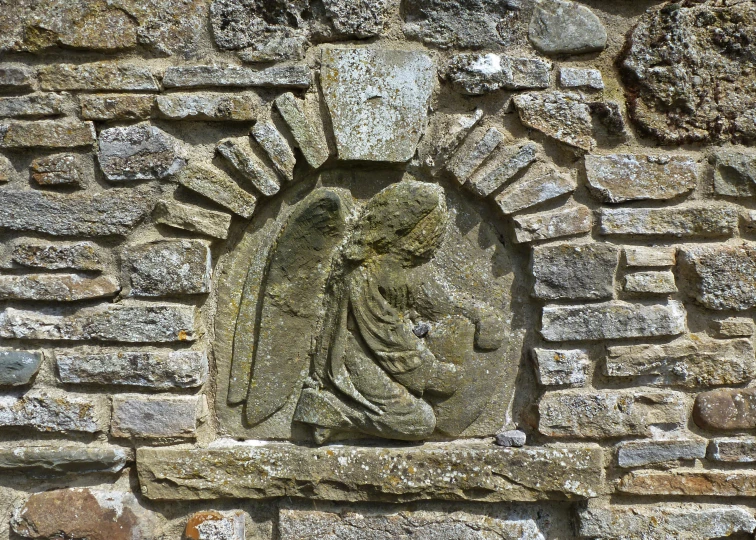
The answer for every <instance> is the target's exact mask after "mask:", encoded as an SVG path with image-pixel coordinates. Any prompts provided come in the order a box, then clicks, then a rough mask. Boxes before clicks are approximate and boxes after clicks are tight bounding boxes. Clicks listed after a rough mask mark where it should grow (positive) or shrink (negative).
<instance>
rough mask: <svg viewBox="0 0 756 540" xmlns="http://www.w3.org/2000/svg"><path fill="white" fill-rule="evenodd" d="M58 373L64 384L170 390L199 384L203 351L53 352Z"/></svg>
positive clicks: (204, 357) (202, 374) (204, 368)
mask: <svg viewBox="0 0 756 540" xmlns="http://www.w3.org/2000/svg"><path fill="white" fill-rule="evenodd" d="M55 359H56V365H57V367H58V377H59V378H60V380H61V382H63V383H66V384H107V385H119V386H120V385H123V386H139V387H143V388H158V389H163V390H171V389H176V388H196V387H198V386H202V385H203V384H204V383H205V381H206V379H207V375H208V364H207V355H205V353H203V352H199V351H171V352H124V351H118V352H111V353H105V354H87V353H83V352H82V353H73V354H72V353H69V352H65V353H57V354H56V355H55Z"/></svg>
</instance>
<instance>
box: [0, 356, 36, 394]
mask: <svg viewBox="0 0 756 540" xmlns="http://www.w3.org/2000/svg"><path fill="white" fill-rule="evenodd" d="M43 358H44V357H43V355H42V353H41V352H40V351H0V386H23V385H25V384H29V382H30V381H31V380H32V377H34V375H36V374H37V371H39V366H41V365H42V360H43Z"/></svg>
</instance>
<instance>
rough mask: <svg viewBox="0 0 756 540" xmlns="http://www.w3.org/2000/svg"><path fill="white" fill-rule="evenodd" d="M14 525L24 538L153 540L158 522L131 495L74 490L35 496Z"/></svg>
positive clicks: (16, 515)
mask: <svg viewBox="0 0 756 540" xmlns="http://www.w3.org/2000/svg"><path fill="white" fill-rule="evenodd" d="M11 526H12V527H13V530H14V531H15V532H16V534H19V535H20V536H22V537H24V538H50V539H52V538H61V537H62V538H77V539H78V538H86V539H87V540H135V539H136V538H139V539H141V540H152V539H153V538H155V537H156V529H157V526H158V521H157V519H156V518H155V517H154V515H153V514H152V513H151V512H149V511H147V510H145V509H143V508H142V507H141V506H139V503H138V501H137V499H136V497H134V495H132V494H131V493H126V492H122V491H103V490H99V489H93V488H71V489H59V490H55V491H46V492H42V493H35V494H33V495H32V496H31V497H29V499H28V500H27V501H26V502H25V503H24V504H23V505H22V506H19V507H18V508H16V510H15V511H14V513H13V517H12V519H11Z"/></svg>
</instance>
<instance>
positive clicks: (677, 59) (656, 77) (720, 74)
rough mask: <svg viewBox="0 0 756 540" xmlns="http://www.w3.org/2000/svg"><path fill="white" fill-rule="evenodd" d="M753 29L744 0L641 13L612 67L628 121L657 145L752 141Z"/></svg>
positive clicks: (754, 9) (755, 102)
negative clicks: (624, 95)
mask: <svg viewBox="0 0 756 540" xmlns="http://www.w3.org/2000/svg"><path fill="white" fill-rule="evenodd" d="M754 31H756V6H754V5H753V4H752V3H751V2H737V3H734V2H729V3H728V5H726V6H723V5H722V4H721V3H720V2H716V1H713V0H707V1H703V2H690V3H684V4H670V5H664V6H658V7H655V8H652V9H650V10H648V11H647V12H646V13H645V14H644V15H643V16H642V17H641V19H640V21H639V23H638V25H637V26H636V27H635V29H634V30H633V31H632V33H631V34H630V35H629V37H628V43H627V46H626V48H625V53H624V56H623V58H620V61H619V62H620V63H619V65H620V67H621V72H622V75H623V78H624V82H625V84H626V85H627V89H628V93H629V95H630V96H632V97H631V99H629V100H628V105H629V106H630V107H629V108H630V114H631V116H632V118H633V119H634V120H635V121H636V122H637V123H638V125H639V126H640V128H641V129H642V130H643V131H644V132H646V133H648V134H650V135H652V136H654V137H656V138H657V139H659V141H661V142H662V143H665V144H681V143H686V142H707V141H712V142H724V141H728V140H736V141H737V140H744V141H746V140H752V139H754V138H755V137H756V123H755V122H754V120H755V119H756V116H755V115H754V110H755V109H756V91H754V89H753V86H752V85H751V81H752V77H753V76H752V74H751V72H750V70H749V68H750V67H751V65H752V59H753V56H754V54H756V44H755V43H756V42H754V41H753V40H752V39H749V37H748V36H751V35H753V33H754Z"/></svg>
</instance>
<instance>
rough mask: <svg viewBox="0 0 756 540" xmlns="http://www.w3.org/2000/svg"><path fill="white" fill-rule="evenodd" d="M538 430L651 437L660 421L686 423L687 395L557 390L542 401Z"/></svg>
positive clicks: (584, 435)
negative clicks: (654, 427)
mask: <svg viewBox="0 0 756 540" xmlns="http://www.w3.org/2000/svg"><path fill="white" fill-rule="evenodd" d="M538 412H539V414H540V421H539V423H538V430H539V431H540V432H541V433H542V434H543V435H547V436H549V437H578V438H589V439H596V438H599V439H603V438H607V437H627V436H631V435H642V436H650V435H652V434H653V426H655V425H657V424H663V425H676V426H683V425H685V422H686V421H687V419H688V418H687V417H688V412H687V401H686V397H685V394H682V393H680V392H671V391H665V390H649V389H643V388H637V389H632V390H557V391H553V392H547V393H546V394H544V395H543V397H542V398H541V401H540V402H539V403H538Z"/></svg>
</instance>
